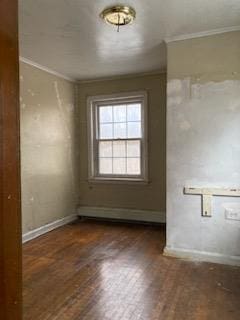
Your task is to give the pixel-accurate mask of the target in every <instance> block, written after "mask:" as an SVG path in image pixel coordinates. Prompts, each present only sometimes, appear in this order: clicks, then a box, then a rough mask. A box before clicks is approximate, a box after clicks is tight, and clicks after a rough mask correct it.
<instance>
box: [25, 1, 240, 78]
mask: <svg viewBox="0 0 240 320" xmlns="http://www.w3.org/2000/svg"><path fill="white" fill-rule="evenodd" d="M118 3H119V2H118V1H117V2H116V1H114V0H113V1H111V0H97V1H96V0H19V16H20V17H19V20H20V27H19V28H20V55H21V56H22V57H24V58H27V59H29V60H32V61H34V62H36V63H38V64H40V65H43V66H45V67H48V68H50V69H52V70H55V71H56V72H59V73H61V74H64V75H66V76H68V77H71V78H74V79H93V78H99V77H111V76H116V75H126V74H135V73H145V72H151V71H157V70H161V69H164V68H165V67H166V49H165V45H164V42H163V40H164V39H166V38H169V37H170V38H171V37H175V36H180V35H186V34H192V33H199V32H205V31H209V30H213V29H218V28H230V27H234V26H239V25H240V0H126V1H123V2H122V1H120V3H123V4H126V5H131V6H133V7H134V8H135V10H136V11H137V18H136V20H135V22H134V24H132V25H130V26H125V27H122V28H121V29H120V32H119V33H117V32H116V29H115V28H114V27H113V26H110V25H107V24H105V23H104V22H103V21H102V20H101V19H100V18H99V14H100V12H101V11H102V10H103V9H104V8H106V7H108V6H110V5H114V4H118Z"/></svg>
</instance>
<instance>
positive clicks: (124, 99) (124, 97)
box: [87, 91, 148, 182]
mask: <svg viewBox="0 0 240 320" xmlns="http://www.w3.org/2000/svg"><path fill="white" fill-rule="evenodd" d="M131 102H132V103H141V107H142V109H141V120H142V138H140V139H137V140H140V141H141V158H140V161H141V174H140V175H114V174H104V175H101V174H99V172H98V166H99V164H98V162H99V158H98V142H97V133H96V129H97V127H98V120H97V112H98V108H99V106H101V105H114V104H123V103H131ZM147 122H148V120H147V92H146V91H138V92H125V93H119V94H111V95H100V96H90V97H88V99H87V127H88V164H89V165H88V177H89V181H90V182H91V181H92V182H94V181H95V182H96V181H99V182H101V181H102V182H104V181H105V182H106V181H112V182H147V181H148V137H147ZM112 140H116V141H117V140H118V141H119V140H127V139H112ZM129 140H134V139H129Z"/></svg>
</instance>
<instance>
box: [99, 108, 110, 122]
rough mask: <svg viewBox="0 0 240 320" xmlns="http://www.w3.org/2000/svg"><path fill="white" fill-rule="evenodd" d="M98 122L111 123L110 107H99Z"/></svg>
mask: <svg viewBox="0 0 240 320" xmlns="http://www.w3.org/2000/svg"><path fill="white" fill-rule="evenodd" d="M99 122H101V123H103V122H113V118H112V107H111V106H109V107H99Z"/></svg>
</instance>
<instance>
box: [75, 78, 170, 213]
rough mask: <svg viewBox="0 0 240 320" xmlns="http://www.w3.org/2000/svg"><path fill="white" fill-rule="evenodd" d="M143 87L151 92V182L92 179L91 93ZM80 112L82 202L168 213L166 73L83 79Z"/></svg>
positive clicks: (93, 94)
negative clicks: (107, 78) (89, 120)
mask: <svg viewBox="0 0 240 320" xmlns="http://www.w3.org/2000/svg"><path fill="white" fill-rule="evenodd" d="M143 90H144V91H147V93H148V157H149V159H148V167H149V183H147V184H141V183H140V184H139V183H137V182H135V183H109V182H101V183H98V182H96V183H90V182H89V181H88V134H87V132H88V131H87V97H88V96H96V95H106V94H113V93H120V92H133V91H143ZM78 112H79V115H78V119H79V125H78V130H79V132H78V134H79V150H80V154H81V158H80V172H79V180H80V190H79V202H80V204H81V205H82V206H93V207H110V208H111V207H112V208H127V209H138V210H151V211H156V212H161V213H163V214H164V215H165V210H166V208H165V206H166V200H165V199H166V198H165V197H166V179H165V176H166V162H165V161H166V146H165V144H166V134H165V132H166V74H164V73H160V74H153V75H145V76H136V77H129V78H122V79H114V80H105V81H93V82H86V83H80V85H79V108H78ZM127 218H128V217H127V216H126V219H127Z"/></svg>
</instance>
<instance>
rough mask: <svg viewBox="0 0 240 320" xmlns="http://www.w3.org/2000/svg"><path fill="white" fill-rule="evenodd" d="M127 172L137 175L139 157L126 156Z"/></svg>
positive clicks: (139, 171) (139, 172)
mask: <svg viewBox="0 0 240 320" xmlns="http://www.w3.org/2000/svg"><path fill="white" fill-rule="evenodd" d="M127 174H132V175H139V174H141V170H140V158H128V159H127Z"/></svg>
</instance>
